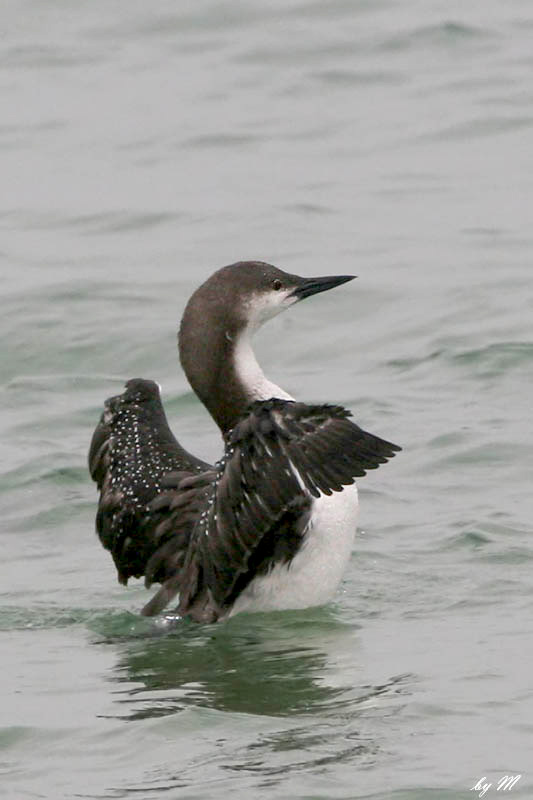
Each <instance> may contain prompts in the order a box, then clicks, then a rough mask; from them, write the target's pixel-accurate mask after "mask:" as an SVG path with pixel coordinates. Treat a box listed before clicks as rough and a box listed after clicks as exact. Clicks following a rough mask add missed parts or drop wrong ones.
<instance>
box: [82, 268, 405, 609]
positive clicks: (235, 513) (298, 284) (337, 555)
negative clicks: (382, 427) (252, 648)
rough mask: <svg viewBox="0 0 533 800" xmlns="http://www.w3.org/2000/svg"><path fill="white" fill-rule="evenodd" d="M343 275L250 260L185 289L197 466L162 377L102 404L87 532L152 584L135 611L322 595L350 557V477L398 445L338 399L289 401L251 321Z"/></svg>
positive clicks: (129, 571) (288, 601) (182, 352)
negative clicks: (215, 438) (205, 424)
mask: <svg viewBox="0 0 533 800" xmlns="http://www.w3.org/2000/svg"><path fill="white" fill-rule="evenodd" d="M354 277H355V276H353V275H340V276H328V277H320V278H303V277H299V276H298V275H291V274H289V273H287V272H283V271H282V270H280V269H277V268H276V267H274V266H272V265H270V264H267V263H264V262H261V261H243V262H238V263H236V264H230V265H229V266H226V267H223V268H222V269H219V270H218V271H217V272H215V273H214V274H213V275H212V276H211V277H210V278H209V279H208V280H207V281H206V282H205V283H204V284H202V285H201V286H200V287H199V288H198V289H197V290H196V291H195V292H194V294H193V295H192V297H191V298H190V300H189V302H188V304H187V306H186V308H185V312H184V314H183V318H182V321H181V326H180V330H179V334H178V346H179V356H180V361H181V364H182V367H183V369H184V372H185V374H186V376H187V378H188V380H189V383H190V385H191V387H192V388H193V390H194V392H195V393H196V394H197V396H198V397H199V399H200V400H201V401H202V403H203V404H204V405H205V406H206V408H207V409H208V411H209V412H210V414H211V416H212V417H213V419H214V421H215V422H216V424H217V425H218V427H219V428H220V431H221V433H222V437H223V445H224V452H223V456H222V458H221V459H220V461H218V462H217V463H216V464H214V465H211V464H208V463H206V462H204V461H202V460H200V459H199V458H196V457H195V456H193V455H191V454H190V453H188V452H187V451H186V450H184V448H183V447H182V446H181V445H180V444H179V443H178V441H177V440H176V439H175V437H174V436H173V434H172V432H171V430H170V428H169V425H168V422H167V419H166V416H165V412H164V409H163V405H162V402H161V397H160V390H159V386H158V384H156V383H154V382H153V381H149V380H141V379H133V380H130V381H128V382H127V383H126V386H125V391H124V392H123V393H122V394H121V395H118V396H116V397H112V398H110V399H109V400H107V401H106V402H105V405H104V412H103V414H102V417H101V419H100V422H99V423H98V425H97V427H96V430H95V432H94V434H93V437H92V441H91V445H90V450H89V470H90V473H91V477H92V478H93V480H94V481H95V482H96V484H97V486H98V489H99V491H100V499H99V504H98V511H97V516H96V530H97V533H98V535H99V537H100V541H101V543H102V545H103V546H104V548H106V549H107V550H109V551H110V552H111V555H112V557H113V560H114V563H115V566H116V568H117V572H118V580H119V582H120V583H122V584H127V582H128V579H129V578H130V577H136V578H140V577H142V576H144V579H145V585H146V587H147V588H149V587H150V586H151V585H152V584H154V583H157V584H161V587H160V588H159V590H158V591H157V592H156V594H155V595H154V596H153V597H152V599H151V600H149V602H148V603H147V604H146V605H145V606H144V608H143V609H142V612H141V613H142V614H144V615H146V616H153V615H157V614H160V613H161V612H162V611H163V610H164V609H165V608H166V606H167V605H168V604H169V603H170V602H171V601H172V600H174V599H175V598H176V597H178V596H179V603H178V606H177V609H176V611H177V613H178V614H179V615H181V616H187V617H189V618H191V619H192V620H194V621H196V622H204V623H210V622H216V621H218V620H222V619H225V618H227V617H229V616H233V615H234V614H237V613H239V612H241V611H267V610H275V609H289V608H306V607H309V606H317V605H323V604H325V603H327V602H328V601H329V600H331V598H332V596H333V595H334V593H335V591H336V589H337V587H338V586H339V584H340V581H341V579H342V576H343V573H344V570H345V567H346V565H347V563H348V560H349V558H350V555H351V551H352V546H353V541H354V536H355V531H356V522H357V512H358V498H357V487H356V484H355V478H357V477H361V476H363V475H365V473H366V472H367V470H370V469H375V468H376V467H378V466H379V465H380V464H383V463H385V462H386V461H388V459H390V458H391V457H392V456H394V454H395V453H396V452H397V451H399V450H401V448H400V447H398V446H397V445H395V444H392V443H391V442H387V441H385V440H383V439H380V438H378V437H377V436H374V435H372V434H370V433H367V432H366V431H364V430H362V429H361V428H360V427H359V426H357V425H356V424H355V423H353V422H352V421H351V420H350V416H351V413H350V411H348V410H346V409H345V408H343V407H342V406H339V405H330V404H325V405H309V404H307V403H302V402H298V401H296V400H295V399H294V398H293V397H291V396H290V395H289V394H287V392H285V391H284V390H283V389H280V387H279V386H276V385H275V384H274V383H271V382H270V381H269V380H268V379H267V377H266V376H265V374H264V373H263V371H262V370H261V367H260V366H259V364H258V362H257V360H256V358H255V355H254V352H253V350H252V346H251V336H252V334H253V333H254V332H255V331H256V330H257V329H258V328H259V327H260V326H261V325H262V324H263V323H264V322H266V321H267V320H268V319H271V318H272V317H274V316H276V315H277V314H279V313H280V312H281V311H284V310H285V309H288V308H290V307H291V306H293V305H294V304H295V303H298V302H299V301H300V300H302V299H304V298H306V297H310V296H311V295H314V294H318V293H319V292H323V291H326V290H329V289H332V288H334V287H336V286H340V285H341V284H344V283H346V282H347V281H350V280H352V279H353V278H354Z"/></svg>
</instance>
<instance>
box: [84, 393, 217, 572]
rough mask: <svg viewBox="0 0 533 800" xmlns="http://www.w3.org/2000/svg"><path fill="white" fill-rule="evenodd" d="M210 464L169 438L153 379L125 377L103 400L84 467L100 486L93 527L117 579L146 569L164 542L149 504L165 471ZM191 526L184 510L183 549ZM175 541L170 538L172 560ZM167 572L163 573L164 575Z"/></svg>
mask: <svg viewBox="0 0 533 800" xmlns="http://www.w3.org/2000/svg"><path fill="white" fill-rule="evenodd" d="M206 469H207V470H210V469H212V467H211V466H210V465H209V464H206V463H205V462H203V461H200V460H199V459H197V458H195V457H194V456H192V455H191V454H190V453H188V452H187V451H186V450H184V449H183V448H182V447H181V445H180V444H179V443H178V442H177V440H176V439H175V438H174V436H173V434H172V432H171V430H170V428H169V426H168V422H167V419H166V416H165V412H164V409H163V406H162V403H161V397H160V394H159V387H158V385H157V384H156V383H154V382H153V381H145V380H141V379H134V380H130V381H128V383H127V384H126V389H125V391H124V392H123V393H122V394H121V395H118V396H117V397H112V398H110V399H109V400H107V401H106V403H105V406H104V413H103V414H102V417H101V419H100V422H99V423H98V425H97V427H96V430H95V431H94V434H93V438H92V441H91V446H90V449H89V470H90V473H91V477H92V478H93V480H94V481H95V482H96V484H97V485H98V489H99V490H100V501H99V504H98V512H97V515H96V530H97V532H98V535H99V537H100V541H101V542H102V544H103V546H104V547H105V548H106V549H107V550H109V551H110V552H111V555H112V556H113V560H114V562H115V565H116V567H117V570H118V578H119V581H120V582H121V583H127V582H128V578H130V577H131V576H135V577H140V576H141V575H144V574H145V570H146V567H147V565H148V562H149V561H150V558H151V557H152V556H153V555H154V553H155V552H157V551H158V550H160V549H161V547H162V546H163V545H164V543H165V542H164V538H163V539H162V536H163V537H164V531H163V532H161V531H158V528H159V523H160V518H159V516H158V514H157V513H154V512H151V511H148V508H147V506H148V504H149V503H150V502H151V501H153V500H154V498H156V497H157V496H158V495H159V494H160V493H161V492H162V491H163V490H164V489H166V487H165V485H164V480H165V476H166V475H167V474H168V473H171V472H176V471H180V473H181V474H182V477H184V476H189V475H195V474H199V473H202V472H204V471H205V470H206ZM192 527H193V523H192V522H191V517H190V515H187V514H184V516H183V519H182V523H181V525H180V526H179V531H175V532H174V533H175V534H176V533H178V532H179V534H180V536H181V549H182V550H183V552H185V550H186V548H187V545H188V539H189V536H190V533H191V530H192ZM177 549H178V548H177V540H176V539H175V541H174V551H175V552H174V559H176V550H177ZM165 577H167V576H166V575H164V576H162V579H163V580H164V579H165Z"/></svg>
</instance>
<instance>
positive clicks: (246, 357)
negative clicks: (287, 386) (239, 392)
mask: <svg viewBox="0 0 533 800" xmlns="http://www.w3.org/2000/svg"><path fill="white" fill-rule="evenodd" d="M234 357H235V370H236V372H237V376H238V378H239V380H240V381H241V383H242V385H243V387H244V389H245V391H246V394H247V395H248V396H249V397H250V398H251V399H252V401H253V400H270V398H271V397H279V398H280V399H281V400H294V397H291V395H290V394H287V392H285V391H284V390H283V389H281V388H280V387H279V386H276V384H275V383H272V381H269V380H268V378H267V376H266V375H265V373H264V372H263V370H262V369H261V367H260V366H259V364H258V363H257V359H256V357H255V353H254V351H253V349H252V342H251V336H250V331H249V330H248V329H245V330H244V331H243V332H242V333H241V334H240V336H239V338H238V339H237V341H236V342H235V349H234Z"/></svg>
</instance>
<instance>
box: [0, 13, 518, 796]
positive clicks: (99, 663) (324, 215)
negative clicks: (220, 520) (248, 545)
mask: <svg viewBox="0 0 533 800" xmlns="http://www.w3.org/2000/svg"><path fill="white" fill-rule="evenodd" d="M2 23H3V24H2V28H3V32H4V36H3V39H2V44H1V51H0V60H1V65H2V70H1V73H0V82H1V88H2V92H1V96H2V105H3V107H2V113H1V115H0V157H1V174H2V188H3V191H2V199H1V206H0V225H1V229H2V244H1V248H0V259H1V261H0V264H1V271H2V288H3V300H4V302H3V306H2V316H1V320H0V335H1V340H2V344H3V347H2V359H1V361H0V372H1V381H2V383H1V386H2V408H3V413H2V416H1V438H2V443H3V444H2V452H3V458H2V475H1V478H0V503H1V514H0V518H1V520H2V556H3V557H2V564H1V567H0V573H1V582H0V593H1V603H2V605H1V610H0V628H1V634H0V635H1V648H2V649H1V652H2V667H3V669H2V690H1V696H2V698H1V704H0V708H1V712H0V744H1V748H2V752H1V755H0V770H1V771H2V773H3V774H2V785H3V790H2V797H6V798H13V800H15V799H16V800H22V799H24V800H26V798H28V800H29V799H30V798H31V799H32V800H33V799H34V798H51V799H52V798H53V799H54V800H58V799H59V798H66V799H68V800H72V798H85V799H86V798H95V799H96V798H98V799H99V800H100V799H101V798H108V799H110V800H115V799H116V798H117V799H118V798H125V797H137V798H143V800H144V798H146V799H147V800H149V798H172V799H173V798H180V799H181V798H184V799H185V800H188V799H189V798H195V800H196V799H197V798H212V797H220V796H226V795H229V794H231V795H232V796H233V797H235V798H249V797H252V796H253V797H259V798H263V797H264V798H280V800H281V799H282V798H283V799H285V798H298V800H319V799H320V800H323V799H324V798H327V799H328V800H330V799H331V800H333V799H334V798H335V800H336V799H337V798H339V799H340V798H342V800H345V799H347V798H365V799H367V800H368V799H370V798H372V800H437V798H438V800H460V798H472V797H475V796H476V793H475V792H470V788H471V787H472V786H473V785H474V784H475V783H476V782H477V781H478V780H479V779H480V778H482V777H486V781H487V782H492V783H493V786H492V787H491V788H490V789H489V790H488V792H487V793H486V794H485V797H488V798H490V797H498V796H501V795H502V794H503V793H502V792H500V793H497V792H496V782H497V781H498V779H499V778H500V777H502V776H503V775H507V774H510V775H517V774H521V775H522V777H521V779H520V780H519V781H518V783H517V784H516V785H515V787H514V788H513V789H512V790H511V791H510V792H507V793H506V795H508V796H510V797H512V798H519V797H523V798H529V797H531V796H532V794H533V759H532V755H531V754H532V752H533V748H532V744H533V741H532V734H533V723H532V716H533V687H532V679H531V666H530V665H531V658H532V655H533V653H532V650H533V648H532V633H533V623H532V621H531V603H532V599H533V579H532V577H531V575H532V573H531V566H532V559H533V545H532V539H531V501H530V498H531V478H532V469H531V464H532V438H533V437H532V433H531V410H530V407H531V401H530V387H531V383H532V378H533V337H532V333H531V263H532V259H533V234H532V225H531V222H532V219H531V192H532V189H533V169H532V167H533V158H532V152H533V150H532V146H531V143H532V135H533V114H532V112H531V108H532V100H533V84H532V83H531V67H532V57H531V36H532V34H533V11H532V9H531V4H530V3H529V2H525V0H524V1H523V2H522V1H521V0H508V2H506V3H498V2H496V1H495V0H487V1H486V2H485V3H483V4H482V5H481V4H474V3H471V4H465V3H459V2H457V1H456V0H447V1H446V2H438V0H434V2H432V3H428V2H427V1H426V2H421V1H419V2H417V0H406V2H403V3H393V2H392V0H373V1H372V2H368V1H367V0H354V1H353V2H346V0H332V1H331V2H328V3H318V2H314V0H289V2H287V0H284V2H278V1H277V0H276V1H274V2H269V3H267V4H262V5H261V4H258V3H256V4H252V3H238V2H207V0H200V2H199V1H198V0H197V2H195V3H192V2H182V3H179V4H176V3H171V2H157V3H151V4H148V5H147V4H145V3H140V2H132V1H131V0H130V1H129V2H125V1H124V0H122V1H121V0H117V2H113V3H108V4H106V5H105V6H104V5H101V4H94V3H89V2H83V0H79V1H78V2H76V3H65V2H61V0H55V2H52V1H51V0H50V1H49V2H42V0H41V2H36V0H26V2H24V1H20V2H17V3H11V4H9V3H5V4H4V6H3V8H2ZM242 258H262V259H266V260H269V261H272V262H273V263H275V264H277V265H279V266H280V267H282V268H285V269H287V270H288V271H291V272H297V273H301V274H305V275H312V274H319V275H320V274H324V273H330V274H335V273H339V274H342V273H350V272H352V273H353V272H355V273H356V274H358V275H359V278H358V280H357V281H356V282H355V283H352V284H349V285H348V287H347V288H346V289H344V288H341V289H338V290H336V291H334V292H331V293H328V294H325V295H321V296H320V297H319V298H314V299H312V300H309V301H306V303H302V304H301V305H300V306H299V307H298V308H297V309H295V310H293V311H292V312H291V313H290V314H286V315H284V316H282V317H279V318H278V319H276V320H275V321H273V322H272V323H271V324H270V325H269V326H268V328H267V329H265V330H264V331H263V332H262V334H261V336H260V337H259V340H258V343H257V347H258V355H259V359H260V361H261V363H262V364H263V366H264V367H265V371H266V372H267V374H268V375H269V376H270V377H271V378H272V379H273V380H275V381H276V382H277V383H279V384H280V385H282V386H283V387H285V388H286V389H287V390H288V391H290V392H291V393H292V394H294V395H297V396H298V397H300V398H302V399H306V400H308V401H320V400H331V401H335V402H340V403H344V404H345V405H347V406H349V407H350V408H351V409H352V410H353V411H354V414H355V417H356V419H357V420H358V421H359V422H360V424H362V425H363V426H364V427H366V428H368V429H369V430H371V431H373V432H375V433H377V434H380V435H382V436H384V437H387V438H390V439H391V440H392V441H397V442H398V443H399V444H401V445H403V447H404V452H403V453H402V454H401V455H400V456H399V457H398V458H397V459H395V460H394V462H392V463H391V464H389V465H387V466H386V467H385V468H383V469H382V470H379V471H378V472H376V473H374V474H371V475H369V476H367V477H366V478H365V479H364V480H362V481H361V482H360V489H361V502H362V512H361V526H362V530H361V531H360V533H359V535H358V538H357V544H356V549H355V552H354V556H353V559H352V562H351V564H350V568H349V571H348V574H347V576H346V580H345V582H344V584H343V586H342V589H341V591H340V592H339V594H338V597H337V598H336V601H335V602H334V603H332V604H331V605H330V606H329V607H327V608H324V609H314V610H308V611H304V612H298V613H296V612H291V613H289V612H287V613H279V614H269V615H249V616H242V617H241V618H239V617H237V618H235V619H232V620H231V621H230V622H229V623H228V624H225V625H218V626H215V627H209V626H207V627H202V626H199V627H196V626H193V625H189V624H184V623H181V624H180V623H178V624H175V623H172V621H171V620H170V621H166V622H165V621H164V620H162V621H160V623H158V624H154V623H153V622H150V621H147V620H144V619H141V618H140V617H139V616H138V609H139V608H140V607H141V606H142V605H143V604H144V602H145V601H146V594H145V590H144V589H143V587H142V585H141V584H140V582H137V583H135V582H134V583H133V585H131V586H130V587H128V589H127V590H124V589H123V588H122V587H119V586H118V585H117V584H116V582H115V574H114V570H113V568H112V564H111V561H110V559H109V557H108V554H106V553H105V552H104V551H103V550H102V549H101V548H100V546H99V544H98V542H97V540H96V537H95V535H94V533H93V516H94V511H95V503H96V495H95V490H94V488H93V486H92V485H91V484H90V482H89V479H88V475H87V471H86V465H85V456H86V451H87V447H88V442H89V439H90V436H91V433H92V429H93V427H94V424H95V422H96V419H97V417H98V415H99V413H100V408H101V404H102V401H103V399H104V398H105V397H107V396H109V395H111V394H113V393H115V392H116V391H117V390H119V389H120V387H121V385H122V383H123V381H124V380H125V379H127V378H129V377H134V376H143V377H146V378H154V379H157V380H158V381H160V382H161V383H162V385H163V389H164V399H165V403H166V405H167V408H168V411H169V416H170V418H171V421H172V424H173V427H174V429H175V431H176V432H177V434H178V435H179V437H180V438H181V440H182V441H183V443H184V445H185V446H186V447H188V448H190V449H192V450H194V451H195V452H197V453H198V454H199V455H200V456H202V457H204V458H206V459H214V458H216V457H217V455H218V454H219V452H220V443H219V440H218V436H217V433H216V431H215V429H214V427H213V426H212V425H211V424H210V423H209V421H208V418H207V415H206V413H205V412H204V411H203V409H202V408H200V407H199V404H198V403H197V402H196V401H195V399H194V397H193V396H192V395H191V393H190V391H189V389H188V386H187V384H186V382H185V380H184V377H183V375H182V374H181V372H180V370H179V369H178V367H177V362H176V353H175V330H176V327H177V323H178V320H179V317H180V314H181V311H182V309H183V306H184V303H185V301H186V299H187V297H188V296H189V294H190V292H191V291H192V290H193V288H194V287H195V286H196V285H197V284H198V283H199V282H200V281H201V280H203V279H204V278H205V277H206V276H207V275H208V274H210V272H211V271H212V270H213V269H215V268H216V267H218V266H221V265H223V264H226V263H230V262H231V261H234V260H237V259H242Z"/></svg>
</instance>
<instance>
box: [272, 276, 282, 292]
mask: <svg viewBox="0 0 533 800" xmlns="http://www.w3.org/2000/svg"><path fill="white" fill-rule="evenodd" d="M282 286H283V284H282V282H281V281H280V280H279V279H278V278H276V280H275V281H274V282H273V283H272V287H273V288H274V289H275V290H276V292H279V290H280V289H281V287H282Z"/></svg>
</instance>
